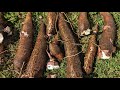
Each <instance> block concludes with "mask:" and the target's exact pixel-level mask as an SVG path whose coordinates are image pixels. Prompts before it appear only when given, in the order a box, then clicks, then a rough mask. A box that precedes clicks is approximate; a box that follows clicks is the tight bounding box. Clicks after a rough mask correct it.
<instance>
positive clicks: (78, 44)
mask: <svg viewBox="0 0 120 90" xmlns="http://www.w3.org/2000/svg"><path fill="white" fill-rule="evenodd" d="M58 41H60V42H68V41H63V40H58ZM71 44H73V45H77V46H80V45H82V44H80V43H71Z"/></svg>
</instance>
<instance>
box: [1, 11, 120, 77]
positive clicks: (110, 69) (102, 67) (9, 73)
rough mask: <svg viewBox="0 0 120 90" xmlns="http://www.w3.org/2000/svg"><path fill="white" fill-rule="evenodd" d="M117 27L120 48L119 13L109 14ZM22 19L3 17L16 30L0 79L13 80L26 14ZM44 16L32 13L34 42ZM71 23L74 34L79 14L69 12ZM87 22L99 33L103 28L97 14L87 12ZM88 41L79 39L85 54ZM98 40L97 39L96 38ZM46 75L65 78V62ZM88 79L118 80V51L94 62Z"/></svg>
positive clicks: (119, 60) (119, 68)
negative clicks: (14, 60)
mask: <svg viewBox="0 0 120 90" xmlns="http://www.w3.org/2000/svg"><path fill="white" fill-rule="evenodd" d="M110 13H111V14H112V15H113V17H114V19H115V23H116V26H117V40H116V46H117V47H118V48H120V12H110ZM21 14H22V19H19V17H18V12H6V13H5V15H4V17H5V18H6V19H7V20H8V21H10V22H11V23H12V24H13V27H14V28H15V30H16V33H15V34H14V38H13V39H12V40H13V43H11V44H9V45H8V46H7V47H6V49H8V50H9V53H6V54H5V57H4V63H3V64H1V65H0V78H15V77H16V75H17V74H16V73H15V72H14V70H13V63H12V62H13V59H14V56H15V53H16V48H17V45H18V40H19V31H20V30H21V23H22V22H23V19H24V17H25V15H26V12H21ZM46 15H47V12H34V13H33V25H34V30H35V34H34V42H35V41H36V37H37V33H38V31H39V17H40V16H42V17H43V18H44V22H45V23H46ZM66 15H67V17H68V18H69V21H70V22H71V24H72V26H73V28H74V32H76V30H77V28H78V25H77V22H78V15H79V12H69V13H67V14H66ZM89 21H90V25H91V27H93V26H94V25H95V24H96V22H97V23H98V24H99V32H101V30H102V27H103V20H102V18H101V16H100V15H99V12H89ZM88 40H89V36H88V37H84V38H82V39H81V43H82V50H83V52H84V53H85V52H86V47H87V43H88ZM98 40H99V38H98ZM48 73H57V75H58V77H59V78H65V75H66V60H63V62H62V63H61V65H60V69H58V70H53V71H49V70H46V72H45V75H47V74H48ZM89 77H90V78H119V77H120V51H119V50H117V51H116V53H115V54H114V56H113V57H112V58H111V59H109V60H96V63H95V67H94V71H93V74H91V75H90V76H89Z"/></svg>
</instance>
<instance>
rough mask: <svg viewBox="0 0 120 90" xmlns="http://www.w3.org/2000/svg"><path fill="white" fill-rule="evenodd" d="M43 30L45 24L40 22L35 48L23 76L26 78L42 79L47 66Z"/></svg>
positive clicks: (44, 33)
mask: <svg viewBox="0 0 120 90" xmlns="http://www.w3.org/2000/svg"><path fill="white" fill-rule="evenodd" d="M45 29H46V28H45V24H44V23H43V22H42V21H41V25H40V31H39V33H38V36H37V40H36V43H35V47H34V49H33V51H32V54H31V57H30V60H29V62H28V65H27V68H26V72H25V74H23V75H25V76H27V77H28V78H30V77H33V78H38V77H43V73H44V70H45V66H46V64H47V53H46V49H47V41H46V37H45V35H46V31H45Z"/></svg>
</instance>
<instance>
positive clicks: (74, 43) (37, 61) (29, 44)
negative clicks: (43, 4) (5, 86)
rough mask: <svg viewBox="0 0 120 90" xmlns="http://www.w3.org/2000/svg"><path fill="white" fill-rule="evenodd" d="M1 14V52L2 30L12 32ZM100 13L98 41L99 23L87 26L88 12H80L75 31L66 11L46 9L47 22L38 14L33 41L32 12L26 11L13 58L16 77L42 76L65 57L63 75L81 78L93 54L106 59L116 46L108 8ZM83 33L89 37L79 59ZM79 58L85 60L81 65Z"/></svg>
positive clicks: (1, 43)
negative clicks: (37, 28) (37, 29)
mask: <svg viewBox="0 0 120 90" xmlns="http://www.w3.org/2000/svg"><path fill="white" fill-rule="evenodd" d="M2 15H3V14H2V13H0V53H2V52H3V51H4V37H5V36H4V33H7V34H8V35H11V34H12V32H11V30H10V27H9V25H7V23H6V21H4V19H3V16H2ZM100 15H101V17H102V19H103V21H104V26H103V29H102V33H101V37H100V39H99V41H97V38H98V31H99V25H98V23H96V24H95V25H94V27H92V28H90V27H91V26H90V23H89V20H88V15H87V12H80V14H79V16H78V29H77V31H76V33H74V31H73V29H72V26H71V23H70V22H67V21H68V18H67V16H66V13H64V12H47V18H46V19H47V23H46V24H45V23H44V20H43V17H41V16H40V19H39V22H40V26H39V32H38V35H37V39H36V42H35V45H34V44H33V39H34V38H33V36H34V32H35V30H34V28H33V22H32V12H27V14H26V17H25V20H24V22H23V23H22V27H21V32H20V39H19V42H18V43H19V44H18V47H17V50H16V54H15V57H14V60H13V65H14V70H15V71H16V72H18V73H19V75H18V78H43V77H45V76H44V72H45V71H46V70H54V69H59V68H60V64H61V62H62V61H63V60H66V61H67V65H66V78H83V77H84V74H86V75H89V74H91V73H92V72H93V63H94V61H95V59H96V58H98V59H109V58H111V57H112V54H113V53H114V52H115V50H116V49H115V47H114V46H115V45H114V41H115V34H116V26H115V22H114V19H113V17H112V15H111V14H110V13H109V12H100ZM85 36H90V39H89V42H88V47H87V49H86V53H85V56H84V60H81V59H82V58H81V53H82V51H81V50H80V49H79V48H78V45H80V39H81V38H83V37H85ZM1 58H2V56H1V57H0V59H1ZM81 61H84V63H83V65H82V63H81ZM46 78H57V74H49V75H48V76H47V77H46Z"/></svg>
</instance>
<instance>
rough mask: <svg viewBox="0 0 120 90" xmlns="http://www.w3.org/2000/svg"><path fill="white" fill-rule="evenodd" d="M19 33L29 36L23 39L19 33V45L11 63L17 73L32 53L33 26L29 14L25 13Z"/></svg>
mask: <svg viewBox="0 0 120 90" xmlns="http://www.w3.org/2000/svg"><path fill="white" fill-rule="evenodd" d="M21 32H26V33H27V34H28V35H29V37H24V35H23V34H22V33H20V39H19V44H18V48H17V52H16V55H15V58H14V62H13V63H14V69H15V70H16V71H18V72H19V71H20V69H21V67H22V64H23V62H27V61H28V60H29V57H30V55H31V52H32V47H33V45H32V43H33V25H32V15H31V12H28V13H27V15H26V18H25V20H24V25H23V27H22V30H21Z"/></svg>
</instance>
